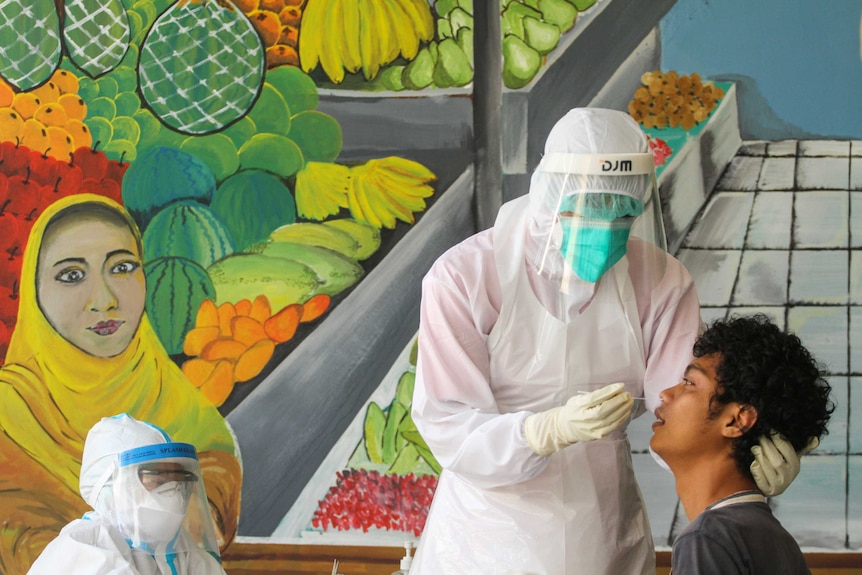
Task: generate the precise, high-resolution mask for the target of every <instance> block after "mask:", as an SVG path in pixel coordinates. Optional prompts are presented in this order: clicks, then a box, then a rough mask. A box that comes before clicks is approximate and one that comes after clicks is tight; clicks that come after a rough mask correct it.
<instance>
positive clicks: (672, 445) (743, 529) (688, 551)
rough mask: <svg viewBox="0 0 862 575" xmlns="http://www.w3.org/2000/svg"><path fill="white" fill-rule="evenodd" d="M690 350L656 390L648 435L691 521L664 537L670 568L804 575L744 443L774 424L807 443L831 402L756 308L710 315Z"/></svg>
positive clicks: (698, 573)
mask: <svg viewBox="0 0 862 575" xmlns="http://www.w3.org/2000/svg"><path fill="white" fill-rule="evenodd" d="M694 356H695V358H694V359H693V360H692V362H691V363H690V364H689V366H688V368H687V369H686V370H685V375H683V379H682V381H681V382H680V383H679V384H677V385H676V386H675V387H671V388H669V389H666V390H664V391H663V392H661V394H660V395H659V397H660V398H661V400H662V403H661V405H660V406H659V407H658V408H657V409H656V411H655V415H656V418H657V419H658V421H656V422H655V423H654V424H653V436H652V439H651V440H650V446H651V447H652V449H653V450H654V451H655V452H656V453H658V454H659V455H660V456H661V457H662V458H663V459H664V461H665V462H667V464H668V465H669V466H670V469H671V471H673V475H674V478H675V480H676V491H677V494H678V495H679V499H680V501H681V502H682V504H683V506H684V507H685V513H686V515H687V516H688V519H689V521H691V523H689V524H688V525H687V526H686V527H685V528H684V529H683V530H682V532H680V534H679V536H678V537H677V538H676V541H674V544H673V555H672V571H673V573H674V574H675V575H707V574H715V575H719V574H720V575H733V574H735V573H738V574H743V573H745V574H748V575H759V574H762V575H768V574H772V573H782V574H786V575H795V574H805V573H810V571H809V570H808V567H807V566H806V564H805V558H804V557H803V555H802V552H801V551H800V550H799V546H798V545H797V543H796V541H794V540H793V537H792V536H791V535H790V534H789V533H788V532H787V531H786V530H785V529H784V527H782V526H781V524H780V523H779V522H778V520H777V519H776V518H775V517H774V516H773V515H772V512H771V511H770V509H769V505H767V503H766V497H765V496H764V495H763V493H762V492H761V491H759V490H758V489H757V485H756V484H755V481H754V478H753V476H752V474H751V470H750V465H751V464H752V460H753V459H754V456H753V455H752V452H751V451H752V449H754V450H755V451H756V450H757V449H759V447H758V438H759V437H761V436H763V435H767V434H769V433H774V432H778V433H781V434H783V435H784V436H785V437H786V438H787V439H788V440H789V441H790V443H791V444H792V445H793V446H794V447H795V448H796V449H797V450H799V451H802V450H804V449H808V448H813V447H814V446H816V445H817V443H818V442H819V438H820V437H821V436H822V435H823V434H825V433H826V424H827V422H828V421H829V416H830V414H831V413H832V411H833V409H834V407H833V406H832V404H831V402H830V401H829V392H830V387H829V384H827V383H826V381H825V380H824V379H823V377H822V373H821V371H820V370H819V368H818V366H817V364H816V363H815V361H814V359H813V358H812V357H811V354H810V353H809V352H808V350H806V349H805V347H803V346H802V343H801V342H800V341H799V338H798V337H796V336H795V335H791V334H786V333H783V332H782V331H781V330H779V328H778V327H776V326H775V325H774V324H772V323H771V322H770V321H769V319H768V318H766V316H763V315H756V316H752V317H736V318H733V319H730V320H728V321H716V322H714V323H713V324H712V325H711V326H710V327H709V329H707V330H706V331H705V332H704V333H703V335H701V336H700V337H699V338H698V339H697V342H696V343H695V344H694Z"/></svg>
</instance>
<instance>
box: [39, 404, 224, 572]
mask: <svg viewBox="0 0 862 575" xmlns="http://www.w3.org/2000/svg"><path fill="white" fill-rule="evenodd" d="M202 478H203V476H202V475H201V470H200V465H199V464H198V458H197V452H196V450H195V447H194V446H193V445H190V444H188V443H174V442H172V441H171V439H170V437H169V436H168V435H167V434H166V433H165V432H164V431H162V430H161V429H159V428H158V427H156V426H154V425H151V424H149V423H145V422H142V421H138V420H136V419H134V418H132V417H131V416H129V415H127V414H120V415H117V416H114V417H106V418H103V419H102V420H101V421H99V422H98V423H96V424H95V425H94V426H93V427H92V428H91V429H90V431H89V433H88V434H87V440H86V442H85V444H84V453H83V456H82V463H81V475H80V492H81V496H82V497H83V498H84V500H85V501H86V502H87V503H88V504H90V505H91V506H92V507H93V511H91V512H88V513H86V514H85V515H84V516H83V517H82V518H81V519H76V520H74V521H72V522H71V523H69V524H68V525H66V526H65V527H64V528H63V529H62V530H61V531H60V533H59V535H58V536H57V537H56V538H55V539H54V540H52V541H51V543H49V544H48V546H47V547H46V548H45V550H44V551H43V552H42V553H41V554H40V555H39V557H38V558H37V559H36V561H35V562H34V563H33V565H32V566H31V568H30V571H29V572H28V575H43V574H44V575H48V574H50V575H54V574H56V573H68V574H71V575H102V574H111V575H156V574H159V575H185V574H192V575H214V574H218V575H224V573H225V572H224V570H223V569H222V567H221V561H220V558H219V552H218V544H217V543H216V538H215V530H214V528H213V524H212V519H211V517H210V515H209V506H208V504H207V496H206V492H205V490H204V485H203V480H202Z"/></svg>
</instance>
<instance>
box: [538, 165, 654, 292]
mask: <svg viewBox="0 0 862 575" xmlns="http://www.w3.org/2000/svg"><path fill="white" fill-rule="evenodd" d="M539 169H540V170H542V171H544V172H552V173H558V174H562V175H563V176H564V179H563V184H562V185H561V187H560V189H559V190H558V191H557V197H556V210H555V212H556V213H557V214H558V218H559V225H560V229H561V231H562V237H561V239H560V247H559V249H560V252H561V253H562V255H563V258H564V259H565V261H566V262H567V267H568V269H570V270H571V271H573V272H574V273H575V275H577V276H578V277H579V278H580V279H581V280H584V281H587V282H590V283H594V282H596V281H598V280H599V278H601V276H602V275H603V274H604V273H605V272H607V271H608V270H609V269H610V268H611V267H613V266H614V265H615V264H616V263H617V262H618V261H619V260H620V259H622V257H623V256H624V255H625V253H626V245H627V242H628V238H629V233H630V231H631V229H632V225H633V224H634V222H635V220H636V219H637V217H638V216H640V215H641V214H642V213H643V211H644V200H645V199H646V198H647V197H655V195H654V194H650V192H651V191H652V190H649V189H644V187H645V186H643V185H638V184H636V182H637V181H638V180H645V182H644V183H646V181H649V182H650V183H651V184H652V185H653V186H652V187H654V185H655V171H654V162H653V156H652V154H649V153H646V154H595V155H591V154H554V153H552V154H547V155H546V156H545V157H544V158H543V159H542V163H541V164H540V166H539ZM619 176H629V177H628V178H620V179H619V180H617V181H616V182H615V181H614V179H615V177H619ZM632 176H649V177H648V178H636V177H635V178H632ZM633 180H634V182H633ZM576 182H578V183H576ZM578 186H581V188H579V187H578ZM552 237H553V236H552V234H549V235H548V244H550V241H551V238H552ZM550 247H551V246H550V245H546V246H545V250H546V252H547V250H548V249H550ZM543 261H544V260H543ZM540 271H541V270H540ZM567 284H568V275H565V276H564V277H563V286H562V287H563V288H564V289H566V286H567Z"/></svg>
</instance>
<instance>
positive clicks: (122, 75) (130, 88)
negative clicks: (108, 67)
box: [111, 64, 138, 92]
mask: <svg viewBox="0 0 862 575" xmlns="http://www.w3.org/2000/svg"><path fill="white" fill-rule="evenodd" d="M111 78H113V79H114V80H115V81H116V82H117V90H118V91H119V92H134V91H135V90H137V89H138V72H137V71H136V70H135V69H134V68H133V67H131V66H126V65H125V64H121V65H119V66H117V67H116V68H114V70H113V71H112V72H111Z"/></svg>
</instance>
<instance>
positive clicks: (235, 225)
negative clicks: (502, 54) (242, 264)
mask: <svg viewBox="0 0 862 575" xmlns="http://www.w3.org/2000/svg"><path fill="white" fill-rule="evenodd" d="M210 207H211V208H212V209H213V211H214V212H215V213H216V214H217V215H218V216H219V217H220V218H221V219H222V221H223V222H224V223H225V225H226V226H227V228H228V229H229V230H230V233H231V237H232V238H233V240H234V246H235V247H236V250H237V251H244V250H245V249H246V248H248V247H249V246H251V245H253V244H257V243H259V242H262V241H263V240H265V239H266V238H267V237H268V236H269V234H271V233H272V232H273V231H274V230H275V229H277V228H279V227H281V226H284V225H287V224H292V223H293V222H295V221H296V201H295V200H294V199H293V194H292V193H291V192H290V189H289V188H288V187H287V186H285V185H284V183H282V181H281V179H279V178H278V177H276V176H275V175H273V174H271V173H269V172H266V171H264V170H242V171H240V172H237V173H236V174H234V175H233V176H231V177H229V178H228V179H226V180H225V181H224V182H222V183H221V184H220V185H219V187H218V189H217V190H216V192H215V195H214V196H213V200H212V203H211V204H210Z"/></svg>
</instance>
